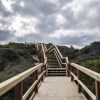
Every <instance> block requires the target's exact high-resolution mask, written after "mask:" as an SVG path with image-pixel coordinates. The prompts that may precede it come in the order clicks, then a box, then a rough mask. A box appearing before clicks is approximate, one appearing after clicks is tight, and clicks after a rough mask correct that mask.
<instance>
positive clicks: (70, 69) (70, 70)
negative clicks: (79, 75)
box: [70, 65, 74, 81]
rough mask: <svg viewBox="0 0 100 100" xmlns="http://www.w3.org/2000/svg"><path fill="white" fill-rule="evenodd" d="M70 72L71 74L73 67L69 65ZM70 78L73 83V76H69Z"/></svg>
mask: <svg viewBox="0 0 100 100" xmlns="http://www.w3.org/2000/svg"><path fill="white" fill-rule="evenodd" d="M70 72H73V66H71V65H70ZM70 76H71V81H73V80H74V77H73V75H72V74H70Z"/></svg>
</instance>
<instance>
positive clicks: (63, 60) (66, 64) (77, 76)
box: [48, 46, 100, 100]
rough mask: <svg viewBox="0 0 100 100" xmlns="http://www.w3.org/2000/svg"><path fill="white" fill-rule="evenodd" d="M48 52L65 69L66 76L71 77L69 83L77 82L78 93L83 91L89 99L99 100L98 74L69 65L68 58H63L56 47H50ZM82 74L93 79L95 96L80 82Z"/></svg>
mask: <svg viewBox="0 0 100 100" xmlns="http://www.w3.org/2000/svg"><path fill="white" fill-rule="evenodd" d="M48 51H49V52H51V51H54V52H55V55H56V58H57V59H58V61H59V63H60V64H61V66H64V67H66V74H67V76H69V77H71V81H74V80H75V81H77V83H78V92H79V93H81V92H83V91H82V90H83V89H84V90H85V92H86V93H87V94H88V95H89V96H90V97H91V99H93V100H100V74H99V73H97V72H94V71H92V70H90V69H87V68H85V67H83V66H80V65H78V64H75V63H69V60H68V57H65V58H64V57H63V56H62V55H61V53H60V51H59V49H58V48H57V46H52V47H50V48H49V50H48ZM73 68H74V69H76V70H77V74H76V73H74V70H73ZM82 73H85V74H86V75H88V76H89V77H91V78H93V79H94V80H95V94H94V93H92V92H91V90H90V89H89V88H88V87H87V86H85V84H84V83H83V82H82V77H81V76H82Z"/></svg>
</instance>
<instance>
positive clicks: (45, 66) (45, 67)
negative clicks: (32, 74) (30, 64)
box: [44, 64, 47, 77]
mask: <svg viewBox="0 0 100 100" xmlns="http://www.w3.org/2000/svg"><path fill="white" fill-rule="evenodd" d="M44 70H46V72H45V74H44V75H45V77H46V76H47V64H46V65H44Z"/></svg>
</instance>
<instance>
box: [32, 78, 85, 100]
mask: <svg viewBox="0 0 100 100" xmlns="http://www.w3.org/2000/svg"><path fill="white" fill-rule="evenodd" d="M33 100H84V98H83V96H82V95H81V94H80V93H78V89H77V86H76V85H75V83H74V82H71V80H70V78H69V77H66V76H63V77H62V76H59V77H46V78H45V80H44V82H43V83H42V84H41V86H40V88H39V90H38V93H37V94H36V95H35V97H34V99H33Z"/></svg>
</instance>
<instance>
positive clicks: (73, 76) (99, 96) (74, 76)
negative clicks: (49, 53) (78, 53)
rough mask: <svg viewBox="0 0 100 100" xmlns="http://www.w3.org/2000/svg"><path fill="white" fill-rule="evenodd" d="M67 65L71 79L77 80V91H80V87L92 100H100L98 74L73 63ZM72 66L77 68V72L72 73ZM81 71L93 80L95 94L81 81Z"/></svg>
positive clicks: (99, 79) (99, 75)
mask: <svg viewBox="0 0 100 100" xmlns="http://www.w3.org/2000/svg"><path fill="white" fill-rule="evenodd" d="M68 67H69V68H68V69H69V72H70V76H71V80H72V81H73V80H76V81H77V82H78V92H79V93H80V92H82V89H84V90H85V91H86V92H87V94H88V95H89V96H90V97H91V98H92V99H93V100H100V74H99V73H97V72H94V71H92V70H90V69H87V68H85V67H82V66H80V65H78V64H75V63H70V64H68ZM73 68H75V69H76V70H77V74H75V73H74V71H73ZM82 73H85V74H86V75H88V76H90V77H91V78H93V79H94V80H95V94H93V93H92V92H91V91H90V90H89V89H88V88H87V87H86V86H85V85H84V83H83V82H82V77H81V75H82Z"/></svg>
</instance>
